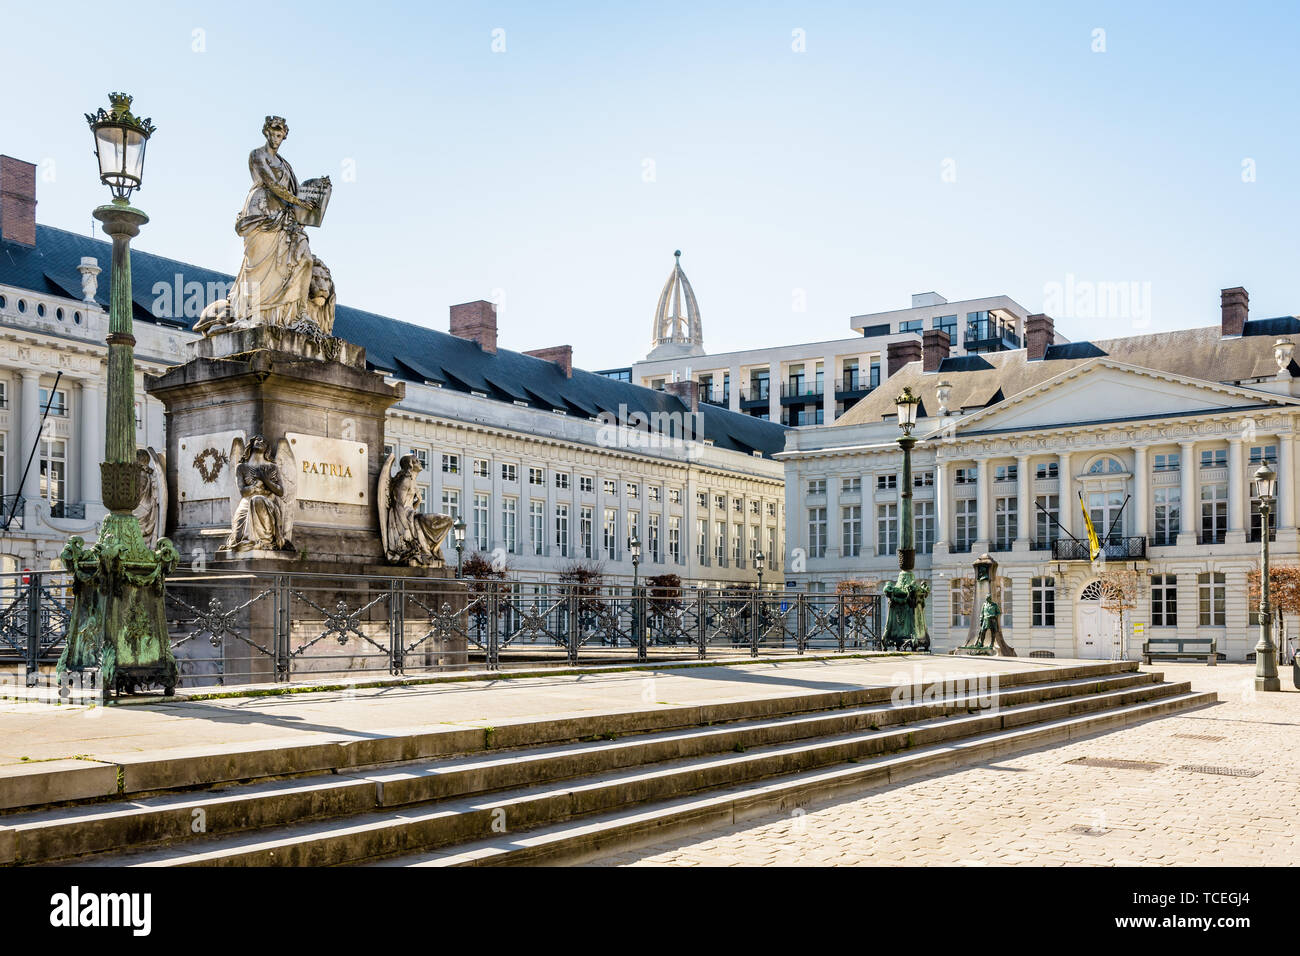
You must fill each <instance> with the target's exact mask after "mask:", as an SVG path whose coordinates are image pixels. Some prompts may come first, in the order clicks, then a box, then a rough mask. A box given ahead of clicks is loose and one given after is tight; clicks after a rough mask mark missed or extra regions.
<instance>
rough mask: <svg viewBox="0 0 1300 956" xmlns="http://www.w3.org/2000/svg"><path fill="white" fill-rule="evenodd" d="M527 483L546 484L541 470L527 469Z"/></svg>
mask: <svg viewBox="0 0 1300 956" xmlns="http://www.w3.org/2000/svg"><path fill="white" fill-rule="evenodd" d="M528 483H529V484H530V485H544V484H546V473H545V472H544V471H543V470H542V469H541V468H529V469H528Z"/></svg>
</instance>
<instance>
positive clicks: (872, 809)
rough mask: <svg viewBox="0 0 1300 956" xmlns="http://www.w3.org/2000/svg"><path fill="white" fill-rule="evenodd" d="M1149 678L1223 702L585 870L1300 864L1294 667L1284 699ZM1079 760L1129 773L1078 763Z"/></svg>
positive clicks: (1243, 671) (1231, 668)
mask: <svg viewBox="0 0 1300 956" xmlns="http://www.w3.org/2000/svg"><path fill="white" fill-rule="evenodd" d="M1145 669H1148V670H1159V671H1162V672H1163V673H1164V674H1165V676H1166V679H1169V680H1190V681H1191V682H1192V687H1193V689H1194V690H1214V691H1217V692H1218V693H1219V700H1220V702H1219V703H1218V704H1216V705H1214V706H1211V707H1207V708H1202V709H1199V710H1195V711H1190V712H1188V713H1186V714H1182V715H1175V716H1171V717H1166V718H1163V719H1159V720H1152V721H1148V722H1146V723H1144V724H1139V725H1136V726H1133V727H1128V728H1125V729H1121V730H1118V731H1115V732H1111V733H1106V734H1101V735H1098V736H1095V737H1090V738H1087V739H1084V740H1080V741H1077V742H1073V743H1070V744H1067V745H1062V746H1055V747H1049V748H1044V749H1040V750H1036V751H1032V752H1029V753H1024V754H1020V755H1013V756H1010V757H1002V758H998V759H995V760H990V761H986V762H982V763H979V764H976V765H973V766H971V767H969V768H967V769H961V770H956V771H949V772H945V773H940V774H933V775H929V776H926V777H922V778H919V779H916V780H914V781H911V782H907V783H904V784H902V785H898V786H892V787H886V788H882V789H876V790H872V791H870V792H867V793H864V794H863V795H862V796H861V797H859V798H857V799H852V800H848V801H836V802H833V803H821V804H813V805H810V806H808V807H806V808H804V809H803V810H802V812H800V811H795V812H793V813H789V814H780V815H774V816H770V817H768V818H766V819H761V820H757V821H750V822H747V823H745V824H742V825H738V826H732V827H728V828H726V829H725V830H720V831H715V832H711V833H707V834H701V835H697V836H693V837H688V838H684V839H678V840H672V841H669V842H664V843H661V844H658V845H653V846H648V847H644V848H641V849H638V850H633V851H629V852H623V853H618V854H615V855H610V856H606V857H602V858H599V859H597V860H594V861H591V862H590V863H589V864H588V865H596V866H609V865H627V866H826V865H832V866H850V865H894V866H897V865H902V866H923V865H968V866H1000V865H1012V864H1029V865H1046V866H1061V865H1103V866H1111V865H1116V866H1125V865H1160V866H1170V865H1172V866H1180V865H1206V866H1258V865H1273V866H1278V865H1289V864H1292V863H1294V862H1296V861H1297V860H1300V836H1298V835H1297V834H1300V824H1298V822H1297V813H1298V812H1300V807H1297V797H1298V795H1300V749H1297V747H1296V740H1297V733H1298V732H1300V692H1297V691H1296V690H1295V689H1294V688H1293V687H1292V686H1291V672H1290V668H1286V669H1285V670H1284V671H1283V675H1282V676H1283V689H1284V692H1283V693H1278V694H1256V693H1255V692H1254V690H1253V675H1254V666H1253V665H1245V664H1230V665H1223V664H1221V665H1219V666H1218V667H1217V668H1207V667H1205V666H1204V665H1200V664H1165V665H1162V666H1159V667H1155V668H1145ZM1081 758H1083V759H1100V760H1103V761H1126V762H1134V763H1133V764H1130V765H1128V766H1114V765H1112V766H1097V765H1087V764H1081V763H1076V762H1073V761H1078V760H1080V759H1081ZM1189 767H1200V768H1202V771H1203V770H1209V769H1216V770H1219V771H1221V772H1219V773H1207V772H1202V771H1197V770H1191V769H1187V768H1189ZM1222 771H1237V772H1242V774H1243V775H1234V774H1230V773H1224V772H1222ZM1245 774H1249V775H1245Z"/></svg>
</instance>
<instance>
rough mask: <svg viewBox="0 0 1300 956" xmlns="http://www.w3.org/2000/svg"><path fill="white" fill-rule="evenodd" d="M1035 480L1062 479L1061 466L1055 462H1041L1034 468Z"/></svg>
mask: <svg viewBox="0 0 1300 956" xmlns="http://www.w3.org/2000/svg"><path fill="white" fill-rule="evenodd" d="M1034 477H1035V478H1058V477H1060V465H1059V464H1057V463H1056V462H1054V461H1044V462H1040V463H1039V464H1038V465H1036V466H1035V467H1034Z"/></svg>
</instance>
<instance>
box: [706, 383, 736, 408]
mask: <svg viewBox="0 0 1300 956" xmlns="http://www.w3.org/2000/svg"><path fill="white" fill-rule="evenodd" d="M700 401H701V402H703V403H704V404H705V405H720V406H722V407H723V408H726V407H727V406H728V405H729V404H731V389H730V388H729V387H728V388H711V387H709V386H701V388H700Z"/></svg>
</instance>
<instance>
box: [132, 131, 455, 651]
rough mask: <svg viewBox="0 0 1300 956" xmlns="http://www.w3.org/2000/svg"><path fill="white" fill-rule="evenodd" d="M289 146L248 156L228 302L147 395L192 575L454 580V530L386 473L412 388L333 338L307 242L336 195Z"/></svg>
mask: <svg viewBox="0 0 1300 956" xmlns="http://www.w3.org/2000/svg"><path fill="white" fill-rule="evenodd" d="M288 131H289V128H288V124H287V123H286V122H285V121H284V119H283V118H281V117H277V116H268V117H267V118H266V122H265V124H264V125H263V127H262V132H263V135H264V136H265V138H266V144H265V145H264V146H261V147H259V148H257V149H254V150H253V152H252V154H251V155H250V156H249V172H250V174H251V176H252V186H251V188H250V189H249V192H248V195H247V197H246V199H245V201H244V205H243V208H242V209H241V211H240V213H239V215H238V216H237V217H236V221H235V232H236V233H237V234H238V235H239V236H240V237H241V238H242V239H243V241H244V255H243V261H242V262H241V264H240V267H239V273H238V276H237V278H236V281H235V284H234V286H233V288H232V291H231V293H230V295H229V296H228V297H227V298H226V299H222V300H220V301H218V302H214V303H212V304H211V305H209V306H208V307H207V308H206V309H205V310H204V311H203V313H202V315H201V316H200V318H199V320H198V322H197V323H196V324H195V330H196V331H200V332H202V334H203V337H202V338H201V339H199V340H197V341H195V342H193V343H191V345H190V346H189V348H190V349H191V355H192V357H191V358H190V360H189V361H187V362H186V363H185V364H184V365H180V366H176V367H174V368H171V369H169V370H168V371H167V372H165V373H164V374H162V375H160V376H157V377H151V378H150V379H149V380H148V381H147V383H146V388H147V390H148V392H149V394H151V395H153V396H154V397H155V398H157V399H159V400H160V401H161V402H162V403H163V404H164V406H165V407H166V417H167V450H166V454H165V456H163V458H164V460H165V463H166V465H165V467H166V472H167V483H166V484H167V488H166V493H165V495H164V500H165V501H166V502H167V504H166V508H167V511H166V529H167V530H168V531H169V532H170V534H171V537H172V540H173V541H174V542H175V545H176V547H177V549H178V551H179V552H180V555H181V558H182V561H183V563H184V564H188V565H190V566H191V567H195V568H205V569H211V570H214V571H223V572H228V571H236V572H303V573H306V574H310V575H321V576H322V577H320V578H317V579H316V582H317V586H318V587H326V582H329V581H335V580H338V578H339V576H340V575H345V574H352V575H377V576H378V575H382V576H385V577H389V578H391V577H392V576H395V575H396V576H408V577H440V578H450V576H451V575H450V573H449V572H448V571H447V570H446V569H445V568H444V567H443V562H442V560H441V557H440V556H439V554H438V545H439V544H440V543H441V537H442V535H445V534H446V528H444V527H443V525H444V524H445V526H446V527H447V528H449V527H450V525H451V519H450V518H449V517H446V516H434V515H425V514H418V513H416V507H415V503H414V501H413V500H407V499H408V498H410V497H411V495H410V494H409V493H408V492H407V491H406V490H405V489H406V483H405V481H404V479H403V478H402V476H401V475H399V476H398V477H396V478H392V479H390V477H389V468H390V467H391V465H390V462H384V461H383V457H384V456H383V448H384V421H385V415H386V412H387V411H388V409H389V407H391V406H392V405H393V404H394V403H396V402H398V401H400V400H401V399H402V397H403V396H404V394H405V386H404V385H403V384H402V383H400V382H399V383H395V384H389V383H388V382H386V381H385V380H384V376H383V375H382V374H380V373H377V372H372V371H370V370H369V369H368V368H367V367H366V360H365V350H364V349H362V348H360V347H358V346H356V345H354V344H352V343H350V342H345V341H343V340H342V339H339V338H337V337H336V336H334V334H333V326H334V305H335V289H334V280H333V277H332V275H331V273H330V270H329V269H328V268H327V267H326V266H325V264H324V263H323V262H322V261H321V260H320V259H319V258H317V257H316V256H314V255H313V254H312V251H311V248H310V243H309V241H308V238H307V234H306V231H305V229H306V228H307V227H319V226H320V225H321V223H322V221H323V217H324V213H325V208H326V206H327V204H328V201H329V196H330V186H329V180H328V178H327V177H322V178H320V179H315V180H308V181H306V182H304V183H299V181H298V179H297V177H296V175H295V174H294V171H293V168H292V167H291V166H290V165H289V163H288V161H287V160H286V159H285V158H284V157H283V156H281V155H280V146H281V144H282V143H283V141H284V138H285V136H287V134H288ZM404 467H405V462H404ZM417 467H418V466H417ZM381 469H382V473H381ZM402 474H406V472H405V471H404V472H403V473H402ZM376 492H379V495H377V494H376ZM381 496H382V500H381ZM356 580H357V579H353V584H354V585H355V582H356ZM449 586H452V587H454V586H455V585H453V584H451V582H450V581H449ZM217 597H218V599H219V600H221V601H223V602H224V601H225V600H227V599H229V600H233V599H235V597H237V595H233V594H232V595H226V596H225V597H222V596H221V595H217ZM313 600H315V599H313ZM339 600H340V601H343V600H344V599H343V598H339ZM317 603H318V604H319V603H320V601H317ZM321 606H322V607H328V606H332V604H331V605H324V604H322V605H321ZM251 626H253V627H254V628H256V627H257V626H258V625H257V623H256V622H253V624H252V625H251ZM462 649H463V639H462Z"/></svg>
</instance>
